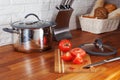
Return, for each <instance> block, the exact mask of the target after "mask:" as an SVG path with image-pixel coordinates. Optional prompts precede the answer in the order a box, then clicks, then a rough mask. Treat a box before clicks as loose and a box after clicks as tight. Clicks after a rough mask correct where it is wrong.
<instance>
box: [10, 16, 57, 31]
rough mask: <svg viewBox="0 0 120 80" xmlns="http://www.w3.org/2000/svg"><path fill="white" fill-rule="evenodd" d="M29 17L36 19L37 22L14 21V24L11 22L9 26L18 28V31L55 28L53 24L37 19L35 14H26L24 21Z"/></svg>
mask: <svg viewBox="0 0 120 80" xmlns="http://www.w3.org/2000/svg"><path fill="white" fill-rule="evenodd" d="M30 15H33V16H35V17H36V18H37V19H38V21H25V20H23V21H16V22H13V23H12V24H11V26H12V27H14V28H19V29H26V28H27V29H30V28H44V27H53V26H55V22H51V21H43V20H40V19H39V17H38V16H37V15H36V14H28V15H26V16H25V19H26V18H27V17H28V16H30Z"/></svg>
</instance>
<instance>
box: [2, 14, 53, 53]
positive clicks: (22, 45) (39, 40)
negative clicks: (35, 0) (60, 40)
mask: <svg viewBox="0 0 120 80" xmlns="http://www.w3.org/2000/svg"><path fill="white" fill-rule="evenodd" d="M29 15H33V14H28V15H27V16H26V18H27V17H28V16H29ZM39 20H40V19H39ZM33 22H34V21H33ZM38 22H39V21H37V23H38ZM44 22H45V21H43V23H44ZM37 23H36V22H35V24H34V23H30V24H28V26H27V25H26V24H25V25H24V24H19V23H18V24H16V25H14V23H13V25H12V27H13V29H9V28H6V29H4V31H7V32H10V33H13V46H14V48H15V50H17V51H20V52H35V51H39V52H41V51H44V50H47V49H50V48H51V47H52V35H53V34H52V32H53V31H52V26H54V25H51V24H47V23H46V22H45V23H44V25H41V24H37ZM36 24H37V25H36ZM21 25H24V26H21ZM29 26H30V27H29Z"/></svg>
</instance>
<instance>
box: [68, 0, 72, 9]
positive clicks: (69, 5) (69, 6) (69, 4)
mask: <svg viewBox="0 0 120 80" xmlns="http://www.w3.org/2000/svg"><path fill="white" fill-rule="evenodd" d="M73 1H74V0H68V1H67V4H66V7H67V8H68V9H69V8H71V5H72V3H73Z"/></svg>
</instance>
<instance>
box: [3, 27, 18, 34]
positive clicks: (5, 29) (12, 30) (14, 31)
mask: <svg viewBox="0 0 120 80" xmlns="http://www.w3.org/2000/svg"><path fill="white" fill-rule="evenodd" d="M3 31H5V32H9V33H17V34H19V32H18V31H16V30H14V29H9V28H3Z"/></svg>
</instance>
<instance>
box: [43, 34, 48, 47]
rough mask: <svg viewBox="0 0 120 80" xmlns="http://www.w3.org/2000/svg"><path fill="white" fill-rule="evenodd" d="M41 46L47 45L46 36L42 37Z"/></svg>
mask: <svg viewBox="0 0 120 80" xmlns="http://www.w3.org/2000/svg"><path fill="white" fill-rule="evenodd" d="M43 44H44V45H46V44H47V38H46V36H44V38H43Z"/></svg>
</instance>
